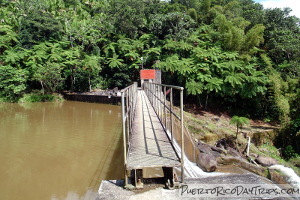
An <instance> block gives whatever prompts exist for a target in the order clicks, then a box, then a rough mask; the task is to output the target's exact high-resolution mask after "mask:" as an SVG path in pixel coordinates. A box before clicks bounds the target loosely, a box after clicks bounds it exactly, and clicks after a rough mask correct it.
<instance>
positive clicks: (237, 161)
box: [217, 156, 268, 177]
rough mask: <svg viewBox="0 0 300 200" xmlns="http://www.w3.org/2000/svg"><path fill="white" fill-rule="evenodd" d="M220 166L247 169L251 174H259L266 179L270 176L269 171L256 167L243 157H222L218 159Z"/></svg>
mask: <svg viewBox="0 0 300 200" xmlns="http://www.w3.org/2000/svg"><path fill="white" fill-rule="evenodd" d="M217 162H218V164H223V165H232V164H234V165H237V166H239V167H241V168H243V169H246V170H248V171H250V172H253V173H255V174H258V175H260V176H264V177H266V176H267V175H268V170H267V169H266V168H264V167H260V166H256V165H254V164H252V163H249V162H248V161H246V160H245V159H243V158H241V157H233V156H221V157H219V158H217Z"/></svg>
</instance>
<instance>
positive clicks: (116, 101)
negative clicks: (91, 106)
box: [64, 94, 121, 105]
mask: <svg viewBox="0 0 300 200" xmlns="http://www.w3.org/2000/svg"><path fill="white" fill-rule="evenodd" d="M64 98H65V99H66V100H69V101H82V102H90V103H104V104H113V105H121V97H118V96H101V95H84V94H65V95H64Z"/></svg>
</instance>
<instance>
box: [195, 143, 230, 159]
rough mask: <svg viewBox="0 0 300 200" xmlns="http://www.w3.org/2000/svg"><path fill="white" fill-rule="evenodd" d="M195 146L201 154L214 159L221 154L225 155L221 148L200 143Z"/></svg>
mask: <svg viewBox="0 0 300 200" xmlns="http://www.w3.org/2000/svg"><path fill="white" fill-rule="evenodd" d="M197 146H198V149H199V151H200V152H201V153H206V154H211V155H213V156H214V157H215V158H216V157H219V156H220V155H221V154H222V153H225V151H224V150H223V149H221V148H218V147H214V146H211V145H209V144H205V143H202V142H198V144H197Z"/></svg>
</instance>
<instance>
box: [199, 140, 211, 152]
mask: <svg viewBox="0 0 300 200" xmlns="http://www.w3.org/2000/svg"><path fill="white" fill-rule="evenodd" d="M197 146H198V149H199V151H200V152H201V153H206V154H210V153H211V148H210V147H209V145H207V144H205V143H202V142H198V145H197Z"/></svg>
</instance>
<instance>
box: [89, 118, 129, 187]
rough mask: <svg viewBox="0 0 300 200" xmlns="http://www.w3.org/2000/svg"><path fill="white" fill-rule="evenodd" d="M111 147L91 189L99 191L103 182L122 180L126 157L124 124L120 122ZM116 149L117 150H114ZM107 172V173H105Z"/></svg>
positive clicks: (102, 161)
mask: <svg viewBox="0 0 300 200" xmlns="http://www.w3.org/2000/svg"><path fill="white" fill-rule="evenodd" d="M109 146H110V147H112V148H108V149H106V150H105V151H106V152H105V155H106V156H104V157H103V158H102V159H101V160H100V162H99V164H98V167H97V170H96V171H95V174H94V176H93V177H94V178H93V180H92V181H91V183H90V185H89V189H92V190H93V191H94V192H96V191H98V189H99V186H100V184H101V181H102V180H117V179H122V178H123V175H124V156H123V152H124V151H123V135H122V123H121V121H120V122H118V125H117V128H116V131H115V133H114V137H113V139H112V141H111V142H110V145H109ZM114 147H115V148H114ZM104 170H106V172H104Z"/></svg>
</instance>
